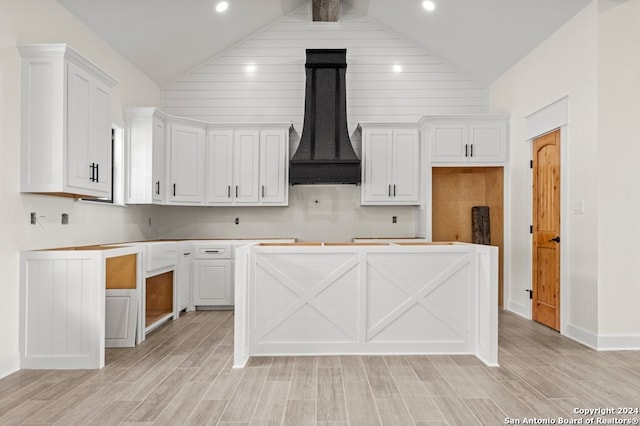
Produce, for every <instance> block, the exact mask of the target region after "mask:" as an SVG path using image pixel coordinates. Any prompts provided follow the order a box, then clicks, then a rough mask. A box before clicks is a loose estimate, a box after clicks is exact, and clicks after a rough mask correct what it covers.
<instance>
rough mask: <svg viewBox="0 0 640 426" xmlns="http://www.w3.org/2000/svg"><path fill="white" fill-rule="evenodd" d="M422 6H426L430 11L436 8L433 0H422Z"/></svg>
mask: <svg viewBox="0 0 640 426" xmlns="http://www.w3.org/2000/svg"><path fill="white" fill-rule="evenodd" d="M422 7H424V8H425V9H426V10H428V11H429V12H433V11H434V10H435V8H436V4H435V3H434V2H432V1H429V0H425V1H423V2H422Z"/></svg>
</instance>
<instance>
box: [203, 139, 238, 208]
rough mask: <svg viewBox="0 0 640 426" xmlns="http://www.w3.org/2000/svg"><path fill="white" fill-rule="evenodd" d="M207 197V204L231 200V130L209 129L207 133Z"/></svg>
mask: <svg viewBox="0 0 640 426" xmlns="http://www.w3.org/2000/svg"><path fill="white" fill-rule="evenodd" d="M206 151H207V154H206V155H207V198H206V201H207V203H209V204H231V203H232V201H233V198H232V193H231V190H232V188H233V132H232V131H231V130H216V131H210V132H209V133H208V134H207V149H206Z"/></svg>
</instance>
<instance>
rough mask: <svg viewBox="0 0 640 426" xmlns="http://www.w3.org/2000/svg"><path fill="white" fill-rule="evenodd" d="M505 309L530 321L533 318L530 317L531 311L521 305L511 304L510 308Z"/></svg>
mask: <svg viewBox="0 0 640 426" xmlns="http://www.w3.org/2000/svg"><path fill="white" fill-rule="evenodd" d="M505 309H506V310H507V311H511V312H513V313H514V314H518V315H520V316H521V317H523V318H526V319H529V320H530V319H531V316H530V315H529V309H528V308H527V307H526V306H524V305H521V304H519V303H516V302H509V306H508V307H507V308H505Z"/></svg>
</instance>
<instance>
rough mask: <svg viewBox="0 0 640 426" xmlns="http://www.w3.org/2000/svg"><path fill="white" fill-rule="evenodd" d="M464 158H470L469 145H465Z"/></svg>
mask: <svg viewBox="0 0 640 426" xmlns="http://www.w3.org/2000/svg"><path fill="white" fill-rule="evenodd" d="M464 156H465V157H468V156H469V144H468V143H465V144H464Z"/></svg>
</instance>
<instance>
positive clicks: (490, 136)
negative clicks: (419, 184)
mask: <svg viewBox="0 0 640 426" xmlns="http://www.w3.org/2000/svg"><path fill="white" fill-rule="evenodd" d="M507 121H508V118H507V117H505V116H485V117H478V116H464V117H445V118H441V117H436V118H432V117H430V118H428V119H426V120H425V121H424V125H425V127H426V128H427V132H428V134H429V144H430V147H431V149H430V152H431V158H430V160H431V162H432V163H450V164H460V163H477V164H495V163H504V162H506V161H507Z"/></svg>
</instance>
